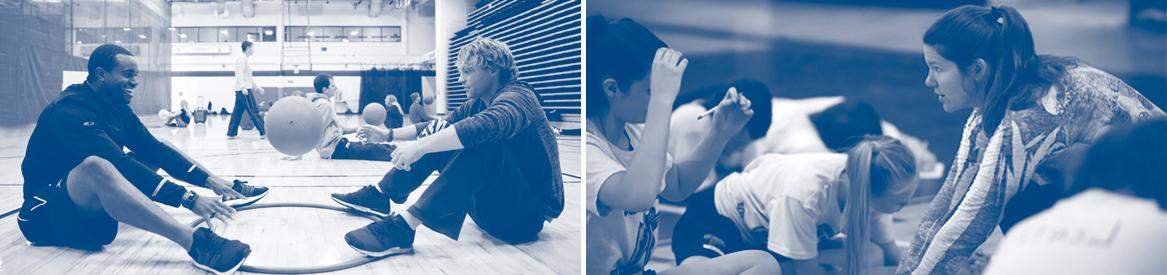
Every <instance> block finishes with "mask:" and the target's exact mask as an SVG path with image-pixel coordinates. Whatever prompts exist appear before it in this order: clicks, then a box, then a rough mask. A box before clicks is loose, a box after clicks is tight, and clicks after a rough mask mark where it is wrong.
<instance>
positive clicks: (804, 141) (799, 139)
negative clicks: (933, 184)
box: [743, 96, 944, 177]
mask: <svg viewBox="0 0 1167 275" xmlns="http://www.w3.org/2000/svg"><path fill="white" fill-rule="evenodd" d="M843 101H844V98H843V97H842V96H825V97H812V98H803V99H788V98H774V99H773V100H772V101H771V104H772V106H773V112H772V116H773V119H772V120H771V121H772V122H771V123H770V129H769V130H768V131H766V136H765V137H763V138H761V139H758V140H756V141H754V142H753V143H751V144H750V145H749V146H748V147H747V148H746V150H745V153H744V154H745V155H744V156H743V159H744V160H745V161H750V160H752V159H754V158H756V157H758V156H761V155H765V154H772V153H778V154H800V153H830V152H832V151H831V149H830V148H827V145H826V144H824V143H823V140H822V137H820V136H819V132H818V129H815V128H814V123H812V122H811V121H810V116H811V115H813V114H816V113H820V112H822V111H825V110H826V109H828V108H830V107H832V106H835V105H838V104H840V103H843ZM880 128H881V130H883V135H885V136H889V137H892V138H895V139H897V140H899V141H900V143H903V144H904V146H906V147H908V150H909V151H911V152H912V155H913V156H914V157H915V158H916V164H917V167H921V168H920V170H921V172H925V171H930V169H934V168H940V169H943V168H944V167H943V165H940V167H935V166H936V165H937V164H938V163H937V160H936V155H935V154H933V153H932V152H931V151H929V150H928V143H927V142H925V141H923V140H920V139H918V138H916V137H913V136H910V135H907V134H904V133H903V132H900V130H899V128H897V127H896V126H895V125H893V124H891V123H890V122H887V121H881V122H880ZM936 177H939V176H936Z"/></svg>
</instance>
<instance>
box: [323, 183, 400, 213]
mask: <svg viewBox="0 0 1167 275" xmlns="http://www.w3.org/2000/svg"><path fill="white" fill-rule="evenodd" d="M332 200H334V201H336V203H339V204H340V205H344V206H345V207H348V208H352V209H353V210H357V211H361V212H364V213H369V214H373V215H377V216H381V217H386V216H389V198H388V197H386V196H385V194H381V191H377V188H376V187H373V186H372V185H366V186H365V187H361V189H360V190H357V191H356V192H352V193H348V194H341V193H332Z"/></svg>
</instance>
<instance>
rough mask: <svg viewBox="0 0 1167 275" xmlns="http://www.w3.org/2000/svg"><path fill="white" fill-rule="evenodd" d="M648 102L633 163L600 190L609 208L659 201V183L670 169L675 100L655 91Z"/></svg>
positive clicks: (639, 208) (642, 207) (636, 208)
mask: <svg viewBox="0 0 1167 275" xmlns="http://www.w3.org/2000/svg"><path fill="white" fill-rule="evenodd" d="M649 101H650V103H649V106H648V115H647V116H648V117H647V118H646V120H645V126H644V131H643V133H642V135H641V138H640V141H639V142H638V143H637V145H638V147H637V148H634V149H635V152H633V154H632V162H631V165H629V166H628V168H627V170H625V172H623V173H620V174H617V175H613V176H612V178H610V179H609V180H608V182H606V183H605V184H604V185H603V187H602V188H601V190H600V201H601V202H603V203H604V204H605V205H607V206H609V207H612V208H616V209H622V210H629V211H642V210H646V209H648V208H650V207H652V205H653V203H655V202H656V197H657V195H658V194H659V192H660V182H661V180H662V179H663V178H664V175H665V172H667V171H666V170H665V162H666V160H667V159H666V150H667V145H668V138H669V133H668V131H669V129H668V125H669V119H670V118H669V116H670V109H671V107H672V104H673V102H672V101H673V99H671V98H659V97H657V96H656V94H653V95H652V97H651V98H650V100H649Z"/></svg>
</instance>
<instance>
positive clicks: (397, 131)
mask: <svg viewBox="0 0 1167 275" xmlns="http://www.w3.org/2000/svg"><path fill="white" fill-rule="evenodd" d="M389 134H392V139H393V140H408V139H416V138H417V126H413V125H412V124H411V125H406V126H405V127H401V128H393V129H392V131H390V132H389Z"/></svg>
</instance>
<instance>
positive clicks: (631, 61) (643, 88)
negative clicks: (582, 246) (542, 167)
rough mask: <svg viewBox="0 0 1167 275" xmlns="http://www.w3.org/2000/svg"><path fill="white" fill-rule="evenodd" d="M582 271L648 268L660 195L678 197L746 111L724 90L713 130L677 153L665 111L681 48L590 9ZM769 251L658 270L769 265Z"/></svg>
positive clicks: (760, 270) (769, 268)
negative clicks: (671, 152)
mask: <svg viewBox="0 0 1167 275" xmlns="http://www.w3.org/2000/svg"><path fill="white" fill-rule="evenodd" d="M587 41H588V43H587V52H588V56H587V63H588V66H587V82H588V84H587V89H588V91H587V101H588V106H587V145H586V146H585V149H584V150H585V151H586V152H587V153H586V154H587V160H586V161H587V169H586V173H587V183H586V184H587V189H586V191H585V192H586V193H587V200H586V201H585V202H584V203H585V204H586V207H587V253H588V255H587V273H588V274H655V273H656V271H653V270H649V269H645V265H646V264H647V263H648V261H649V260H650V259H651V258H652V257H651V256H652V250H653V249H655V248H656V228H657V220H658V217H659V216H658V214H657V212H656V207H655V206H656V203H657V198H658V197H664V198H666V199H669V200H674V201H681V200H684V199H685V198H686V197H688V196H689V195H690V194H692V193H693V191H694V190H696V189H697V187H698V186H699V185H700V184H701V180H703V179H704V178H705V175H707V174H709V172H710V171H712V170H713V165H714V163H715V162H716V158H710V157H709V156H717V155H719V153H720V152H721V151H722V150H724V149H725V145H726V143H727V142H729V139H730V138H731V136H732V135H733V134H736V133H738V132H740V131H741V129H742V127H743V126H744V125H745V124H746V121H747V120H749V118H750V115H751V114H752V111H751V110H750V102H749V100H748V99H745V97H743V96H741V95H739V94H737V93H736V92H733V91H731V92H729V93H728V94H727V95H726V97H725V98H724V99H723V100H722V101H721V103H720V104H719V105H718V107H719V108H718V110H717V111H716V112H715V113H714V114H713V117H712V118H710V119H712V121H713V122H712V123H713V126H712V127H713V129H714V130H713V131H710V132H709V134H708V135H707V136H706V137H705V138H704V139H703V140H702V142H700V143H699V144H697V145H696V146H694V147H693V148H692V150H691V151H688V152H685V153H684V154H678V155H677V156H676V158H675V159H674V158H673V157H672V156H670V155H669V154H668V153H667V152H666V145H667V144H668V138H669V116H670V113H671V111H672V107H673V102H674V100H676V97H677V93H678V92H679V91H680V86H681V76H682V74H683V73H684V71H685V67H686V66H687V64H688V60H686V59H685V58H684V57H683V56H682V55H681V53H680V52H678V51H676V50H673V49H669V48H668V46H667V45H665V43H664V42H663V41H661V40H660V39H659V38H657V37H656V35H653V34H652V32H649V31H648V29H645V28H644V27H643V26H641V25H640V24H637V23H636V22H635V21H632V20H631V19H626V18H625V19H621V20H619V21H609V20H608V19H607V18H604V17H603V16H600V15H596V16H591V17H588V18H587ZM778 271H779V269H778V264H777V263H776V262H775V261H774V258H772V257H770V255H768V254H766V253H765V252H762V251H745V252H739V253H734V254H732V255H726V256H725V257H719V258H716V259H711V260H708V261H701V262H697V261H694V262H691V263H685V264H682V265H680V266H677V267H676V268H671V269H668V270H662V271H660V274H774V273H777V272H778Z"/></svg>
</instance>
